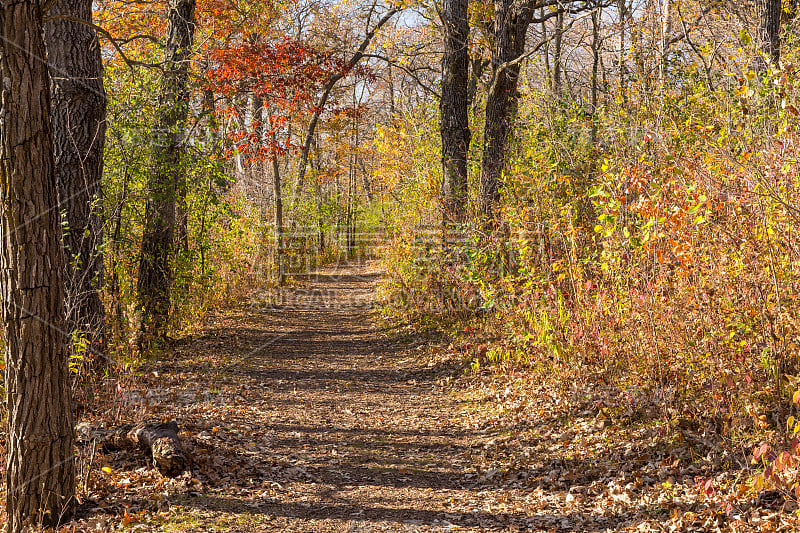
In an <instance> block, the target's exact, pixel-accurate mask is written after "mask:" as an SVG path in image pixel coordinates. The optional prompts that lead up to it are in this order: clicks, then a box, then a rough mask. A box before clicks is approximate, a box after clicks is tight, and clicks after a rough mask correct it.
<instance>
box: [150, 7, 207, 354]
mask: <svg viewBox="0 0 800 533" xmlns="http://www.w3.org/2000/svg"><path fill="white" fill-rule="evenodd" d="M168 10H169V11H168V15H167V37H166V39H167V40H166V45H165V61H164V65H165V66H164V76H163V80H162V84H161V89H160V94H159V101H158V110H157V113H156V124H155V127H154V129H153V141H152V142H153V147H152V155H151V169H150V173H149V175H148V179H147V194H148V197H147V207H146V209H145V228H144V234H143V236H142V250H141V257H140V260H139V279H138V283H137V292H138V298H139V306H140V311H141V326H140V332H139V334H140V338H139V346H140V348H145V347H147V345H149V343H150V342H151V341H153V340H157V339H164V338H166V335H167V326H168V322H169V312H170V305H171V284H172V256H173V252H174V238H175V200H176V188H177V185H178V183H180V180H181V175H182V170H181V155H182V152H183V148H182V147H183V142H184V136H185V123H186V118H187V116H188V112H189V96H190V88H189V60H190V57H191V55H192V47H193V44H194V32H195V0H170V2H169V6H168Z"/></svg>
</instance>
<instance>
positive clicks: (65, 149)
mask: <svg viewBox="0 0 800 533" xmlns="http://www.w3.org/2000/svg"><path fill="white" fill-rule="evenodd" d="M48 17H49V22H47V23H46V24H45V43H46V45H47V62H48V64H49V68H50V96H51V100H52V109H53V114H52V122H53V135H54V148H55V162H56V166H55V172H56V186H57V189H58V197H59V207H60V209H61V211H62V213H63V215H64V217H65V221H66V228H65V231H64V250H65V254H66V263H67V268H66V313H67V328H68V329H69V330H70V332H71V333H73V334H74V335H76V336H77V337H79V338H82V339H85V340H86V341H88V346H89V348H90V353H92V354H93V355H94V356H101V357H102V356H104V355H105V353H106V346H105V343H104V333H105V308H104V306H103V301H102V300H101V298H100V289H101V285H102V281H103V279H102V270H103V254H102V251H101V244H102V238H103V233H102V221H101V217H100V207H99V201H100V198H101V179H102V175H103V146H104V145H105V136H106V93H105V90H104V88H103V61H102V58H101V57H100V44H99V42H98V40H97V35H96V34H95V32H94V30H93V29H92V28H91V26H89V24H87V23H91V22H92V0H58V1H57V2H56V3H55V5H54V6H53V8H52V9H51V11H50V12H49V13H48ZM81 21H82V22H81Z"/></svg>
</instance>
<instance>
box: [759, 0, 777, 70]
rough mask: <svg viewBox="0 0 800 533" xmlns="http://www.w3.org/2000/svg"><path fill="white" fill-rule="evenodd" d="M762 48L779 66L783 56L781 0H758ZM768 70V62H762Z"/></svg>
mask: <svg viewBox="0 0 800 533" xmlns="http://www.w3.org/2000/svg"><path fill="white" fill-rule="evenodd" d="M756 8H757V9H758V16H759V19H758V20H759V22H758V40H759V47H760V50H761V51H762V52H763V53H764V54H765V55H766V56H767V59H768V60H769V61H771V62H772V64H773V65H775V66H777V64H778V61H779V60H780V58H781V0H756ZM761 63H762V65H761V68H762V69H763V70H766V68H767V64H766V63H764V62H763V61H762V62H761Z"/></svg>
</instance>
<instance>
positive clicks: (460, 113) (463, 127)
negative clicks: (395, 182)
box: [440, 0, 472, 225]
mask: <svg viewBox="0 0 800 533" xmlns="http://www.w3.org/2000/svg"><path fill="white" fill-rule="evenodd" d="M468 8H469V1H468V0H445V2H444V10H443V17H442V20H443V23H444V29H443V31H444V54H443V56H442V99H441V107H440V111H441V135H442V171H443V172H442V199H443V207H444V223H445V225H448V224H458V223H463V222H464V221H465V218H466V212H467V156H468V154H469V145H470V141H471V139H472V133H471V131H470V129H469V113H468V111H469V66H470V63H469V48H468V44H469V18H468Z"/></svg>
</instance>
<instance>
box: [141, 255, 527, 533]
mask: <svg viewBox="0 0 800 533" xmlns="http://www.w3.org/2000/svg"><path fill="white" fill-rule="evenodd" d="M378 276H379V273H378V272H376V271H375V270H374V269H371V268H370V267H361V268H354V267H348V268H347V269H346V270H341V269H339V270H335V269H331V270H326V271H323V272H321V273H319V274H317V275H314V276H309V277H308V279H305V280H302V283H301V286H300V287H299V288H297V289H294V290H290V291H288V292H287V293H286V294H285V296H284V301H283V302H281V303H280V304H279V305H277V306H272V305H270V304H269V303H266V302H260V301H259V300H258V299H257V298H256V299H255V300H254V301H253V302H249V304H248V305H245V306H243V307H242V308H241V309H239V310H238V311H236V312H232V313H231V312H229V311H227V312H225V314H220V315H219V316H216V317H211V318H210V319H209V320H208V322H207V323H206V324H205V325H204V327H203V328H202V331H201V332H200V334H199V335H198V336H196V338H195V339H194V340H193V341H192V342H191V343H190V344H189V345H187V346H185V347H183V348H181V349H180V350H179V351H178V353H177V354H176V358H175V359H173V360H172V361H171V362H169V363H162V364H158V365H157V366H156V367H154V368H153V369H151V370H150V373H149V374H148V376H149V377H150V378H152V379H153V380H154V383H153V384H152V385H151V388H149V390H147V391H145V390H144V389H142V391H141V392H140V393H138V394H132V395H131V401H134V402H140V404H141V405H143V406H146V410H147V411H148V412H149V414H150V416H151V417H152V416H153V414H155V415H158V414H159V413H163V416H164V417H165V418H167V417H176V418H177V419H178V420H179V422H180V423H181V425H182V428H184V430H185V435H186V439H187V444H188V447H189V448H190V450H191V452H192V454H193V455H194V457H195V461H196V465H195V472H196V479H195V480H193V481H191V482H190V483H188V484H187V488H186V489H185V490H183V491H181V490H177V489H175V487H177V486H178V485H177V482H175V483H173V484H172V485H170V486H168V487H167V489H166V491H165V492H164V499H165V501H164V502H163V504H162V505H160V507H159V508H160V509H161V510H162V514H163V515H164V516H166V517H167V518H166V520H165V522H164V523H163V524H161V525H160V526H159V527H160V529H163V530H169V529H175V530H180V531H305V532H326V531H341V532H350V531H352V532H361V531H364V532H366V531H506V530H517V527H515V526H523V527H524V524H525V520H524V518H525V517H524V515H516V514H515V513H513V512H509V511H508V509H505V508H503V507H506V506H505V505H503V504H500V506H499V507H497V508H493V507H492V506H490V505H487V504H486V502H485V501H484V498H483V497H482V496H481V494H483V493H486V492H491V491H492V490H493V489H495V488H496V487H493V486H491V485H487V484H486V482H485V480H481V479H479V474H478V473H477V472H476V471H475V469H474V468H473V467H472V465H471V461H470V459H469V457H468V455H469V454H467V453H465V452H466V451H467V450H469V449H470V446H471V444H473V443H474V442H475V440H476V438H478V437H480V436H481V433H479V432H477V431H476V430H472V429H467V428H466V427H465V424H464V423H463V422H462V417H463V415H464V409H463V406H460V405H458V404H457V402H456V400H455V399H454V397H452V396H450V395H449V393H447V392H446V391H444V390H443V389H442V388H440V387H439V386H437V383H436V381H437V377H436V376H435V375H434V374H432V373H431V372H429V371H428V370H427V369H426V368H415V367H414V361H413V358H411V357H409V344H408V343H402V344H401V345H394V344H392V343H391V341H390V338H389V336H387V334H386V332H385V331H380V330H378V329H377V326H375V325H374V317H373V315H372V311H371V299H372V297H373V294H374V289H375V285H376V282H377V280H378ZM155 383H158V384H160V387H161V389H154V388H152V387H154V386H155ZM127 468H129V469H131V468H133V466H132V465H128V467H127ZM140 470H141V469H140ZM144 481H147V480H144ZM492 499H494V498H492ZM506 500H507V498H506ZM134 501H135V500H134Z"/></svg>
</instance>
